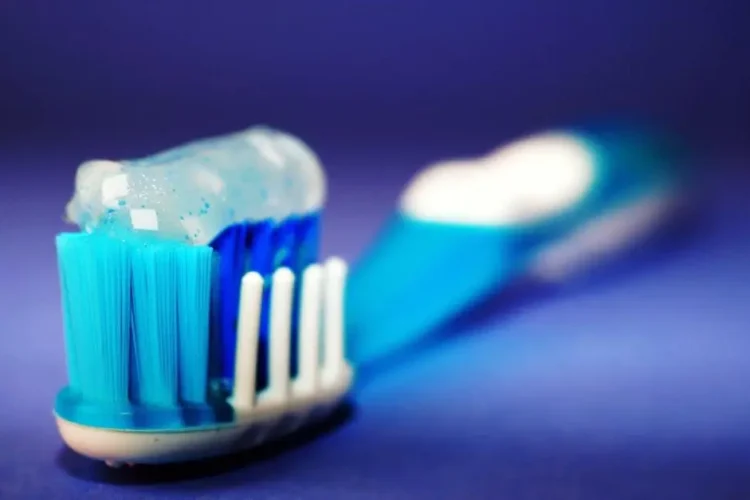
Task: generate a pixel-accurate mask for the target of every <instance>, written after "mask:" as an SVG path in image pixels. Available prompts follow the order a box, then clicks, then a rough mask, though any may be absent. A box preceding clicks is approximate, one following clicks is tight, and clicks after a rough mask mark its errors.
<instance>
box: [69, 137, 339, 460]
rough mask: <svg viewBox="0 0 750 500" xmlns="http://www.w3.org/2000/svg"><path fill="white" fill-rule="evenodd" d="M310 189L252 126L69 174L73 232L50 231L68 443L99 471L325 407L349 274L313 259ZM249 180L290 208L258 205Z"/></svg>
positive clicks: (170, 455) (214, 442)
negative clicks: (97, 463) (59, 303)
mask: <svg viewBox="0 0 750 500" xmlns="http://www.w3.org/2000/svg"><path fill="white" fill-rule="evenodd" d="M264 169H265V170H264ZM269 172H270V174H269ZM279 172H281V174H283V175H281V180H284V178H285V179H286V182H282V183H277V182H274V181H276V180H278V174H279ZM266 174H268V175H277V178H276V179H274V178H273V177H271V178H270V179H269V178H268V177H265V175H266ZM186 179H187V180H186ZM145 181H148V182H145ZM163 181H167V182H166V183H165V182H163ZM322 181H323V177H322V174H321V170H320V166H319V164H318V162H317V158H315V157H314V156H313V155H312V153H311V152H310V151H309V150H308V149H307V148H306V147H305V146H304V145H302V143H301V142H300V141H298V140H296V139H295V138H293V137H291V136H288V135H286V134H283V133H280V132H276V131H271V130H268V129H261V128H254V129H250V130H248V131H243V132H241V133H237V134H232V135H230V136H225V137H221V138H215V139H209V140H203V141H197V142H195V143H191V144H189V145H187V146H181V147H178V148H175V149H174V150H170V151H167V152H164V153H160V154H158V155H154V156H152V157H148V158H145V159H141V160H136V161H130V162H104V161H97V162H88V163H86V164H84V165H83V166H82V167H81V169H79V172H78V175H77V180H76V184H77V186H76V194H75V196H74V198H73V199H72V200H71V202H70V203H69V204H68V209H67V215H68V218H69V219H70V220H72V221H74V222H76V223H77V224H79V225H80V226H81V228H82V229H83V231H82V232H81V233H70V234H61V235H59V236H58V238H57V253H58V265H59V270H60V281H61V287H62V298H63V313H64V314H63V317H64V327H65V328H64V330H65V340H66V342H65V345H66V361H67V367H68V379H69V381H68V385H67V386H66V387H64V388H63V389H62V390H61V391H60V392H59V394H58V396H57V399H56V402H55V417H56V421H57V425H58V429H59V432H60V435H61V437H62V439H63V441H64V442H65V443H66V444H67V445H68V446H69V447H70V448H72V449H73V450H75V451H76V452H78V453H80V454H82V455H84V456H87V457H90V458H93V459H96V460H102V461H104V462H106V463H107V464H108V465H110V466H113V467H117V466H120V465H122V464H141V463H143V464H146V463H166V462H175V461H185V460H193V459H201V458H207V457H212V456H217V455H221V454H225V453H231V452H235V451H239V450H243V449H247V448H250V447H252V446H256V445H258V444H261V443H264V442H267V441H269V440H273V439H277V438H279V437H281V436H283V435H285V434H287V433H289V432H292V431H294V430H295V429H297V428H299V427H300V426H304V425H308V424H310V423H312V422H314V421H317V420H319V419H321V418H324V417H325V416H326V415H328V414H330V412H331V411H332V410H333V409H334V408H335V407H336V406H337V405H338V404H340V402H341V401H342V400H343V399H344V398H345V397H346V395H347V393H348V391H349V388H350V386H351V383H352V378H353V370H352V368H351V366H350V364H349V363H348V362H347V358H346V354H345V342H344V330H343V326H344V321H343V313H344V310H343V295H344V287H345V281H346V275H347V266H346V264H345V263H344V262H343V261H342V260H341V259H338V258H330V259H328V260H327V261H326V262H325V263H324V264H319V263H317V262H315V260H316V253H317V250H316V248H315V246H316V243H317V242H316V234H317V231H316V228H317V222H318V220H319V215H318V212H319V208H320V204H321V203H322V194H321V193H322V192H323V189H324V186H322V185H321V184H322ZM243 182H244V183H245V184H244V185H243ZM295 182H296V183H297V185H296V186H295ZM196 183H197V184H196ZM258 183H262V184H265V185H267V186H270V188H269V189H277V190H278V189H280V188H279V186H285V188H288V187H289V186H290V185H291V186H292V187H293V188H294V187H296V188H297V191H296V192H294V191H293V192H292V193H289V192H286V193H285V192H283V191H281V192H272V193H271V194H273V195H274V196H282V195H285V196H286V197H289V198H293V197H294V196H296V197H297V198H296V200H294V199H292V200H287V201H288V203H287V206H286V207H281V208H280V207H279V204H278V200H277V203H276V204H275V205H273V206H270V207H269V206H266V205H263V204H262V203H261V202H262V201H263V200H264V199H265V198H264V196H261V194H263V193H259V192H258V191H257V190H256V191H254V189H255V187H254V186H256V185H257V184H258ZM154 187H155V188H154ZM197 187H200V188H201V189H196V188H197ZM243 187H245V188H246V189H244V190H243V189H241V188H243ZM232 189H234V191H231V190H232ZM311 192H312V193H311ZM165 193H174V194H173V195H172V196H170V195H168V194H165ZM254 194H255V195H257V196H256V197H253V195H254ZM266 194H267V193H266ZM191 195H194V196H191ZM186 196H187V197H188V198H190V199H188V200H183V198H184V197H186ZM238 196H239V198H236V197H238ZM193 198H195V200H193ZM282 198H284V199H286V198H285V197H284V196H282ZM238 200H239V201H241V202H242V204H241V205H235V202H236V201H238ZM195 202H197V205H198V206H197V207H196V206H194V205H195ZM295 203H296V205H295ZM240 210H245V212H244V213H242V212H240ZM216 212H218V213H216ZM250 216H253V217H255V219H249V217H250ZM259 218H260V220H258V219H259ZM311 228H312V229H311ZM233 298H235V299H236V301H234V302H233V303H227V301H231V300H232V299H233Z"/></svg>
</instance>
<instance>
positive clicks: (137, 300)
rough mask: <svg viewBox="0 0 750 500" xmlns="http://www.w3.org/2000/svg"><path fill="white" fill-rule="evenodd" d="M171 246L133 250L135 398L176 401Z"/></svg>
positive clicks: (174, 277)
mask: <svg viewBox="0 0 750 500" xmlns="http://www.w3.org/2000/svg"><path fill="white" fill-rule="evenodd" d="M175 254H176V252H175V250H174V249H173V248H172V247H170V246H167V247H163V246H161V245H159V246H147V247H142V248H138V249H136V250H135V252H134V253H133V289H132V293H133V318H134V321H133V345H134V353H135V379H134V384H133V385H132V396H133V399H134V401H135V402H137V403H141V404H148V405H154V406H173V405H175V404H176V403H177V380H178V377H177V373H178V368H177V359H178V357H177V346H178V335H179V333H178V320H177V293H176V290H177V264H176V260H177V259H176V257H175Z"/></svg>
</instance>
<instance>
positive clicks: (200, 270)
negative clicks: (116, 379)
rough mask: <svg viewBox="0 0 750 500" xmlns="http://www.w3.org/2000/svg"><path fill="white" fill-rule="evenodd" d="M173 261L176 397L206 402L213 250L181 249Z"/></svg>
mask: <svg viewBox="0 0 750 500" xmlns="http://www.w3.org/2000/svg"><path fill="white" fill-rule="evenodd" d="M175 256H176V264H177V314H178V320H179V332H180V333H179V344H180V361H179V365H180V372H179V381H180V382H179V383H180V399H181V400H182V401H184V402H186V403H192V404H201V403H205V402H206V392H207V387H208V368H209V358H208V355H209V336H208V333H207V332H208V331H209V318H210V303H211V280H212V277H213V274H212V271H213V250H211V248H209V247H188V248H186V249H184V248H181V249H180V250H179V251H177V252H176V253H175Z"/></svg>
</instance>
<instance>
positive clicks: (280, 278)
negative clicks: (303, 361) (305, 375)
mask: <svg viewBox="0 0 750 500" xmlns="http://www.w3.org/2000/svg"><path fill="white" fill-rule="evenodd" d="M293 291H294V274H293V273H292V271H291V270H289V269H288V268H285V267H282V268H280V269H278V270H276V272H274V273H273V283H272V288H271V323H270V332H269V333H270V334H269V344H270V349H269V360H270V369H269V378H268V394H269V396H270V397H271V399H273V400H275V401H278V400H282V401H283V400H286V399H288V398H289V390H290V384H289V359H290V352H289V349H290V338H291V328H292V322H291V319H292V318H291V316H292V294H293Z"/></svg>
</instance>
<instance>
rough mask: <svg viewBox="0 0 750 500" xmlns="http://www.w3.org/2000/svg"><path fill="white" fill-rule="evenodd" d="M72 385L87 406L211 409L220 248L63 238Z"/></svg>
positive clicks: (59, 245) (92, 236)
mask: <svg viewBox="0 0 750 500" xmlns="http://www.w3.org/2000/svg"><path fill="white" fill-rule="evenodd" d="M57 250H58V260H59V268H60V278H61V285H62V299H63V315H64V321H65V338H66V349H67V359H68V363H67V364H68V377H69V387H70V389H71V390H72V391H74V392H75V393H76V394H78V395H79V396H80V397H81V398H82V399H83V400H85V401H90V402H101V403H107V404H121V405H127V404H129V403H136V404H146V405H153V406H158V407H177V406H178V405H179V403H181V402H186V403H192V404H201V403H205V402H206V396H207V386H208V368H209V366H208V365H209V312H210V298H211V283H212V264H213V250H212V249H211V248H209V247H193V246H187V245H178V244H172V243H148V244H135V243H127V242H123V241H120V240H117V239H113V238H109V237H106V236H100V235H95V234H84V233H78V234H61V235H59V236H58V237H57Z"/></svg>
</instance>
